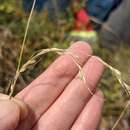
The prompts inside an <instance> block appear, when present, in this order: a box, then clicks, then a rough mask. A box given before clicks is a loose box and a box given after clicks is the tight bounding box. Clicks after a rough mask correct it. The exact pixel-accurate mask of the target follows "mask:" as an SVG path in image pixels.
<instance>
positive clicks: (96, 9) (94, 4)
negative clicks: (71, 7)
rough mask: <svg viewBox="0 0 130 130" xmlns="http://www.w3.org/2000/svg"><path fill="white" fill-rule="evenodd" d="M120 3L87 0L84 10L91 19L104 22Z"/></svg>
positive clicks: (114, 0) (115, 1)
mask: <svg viewBox="0 0 130 130" xmlns="http://www.w3.org/2000/svg"><path fill="white" fill-rule="evenodd" d="M120 2H121V0H88V1H87V2H86V10H87V11H88V13H89V15H90V16H91V17H95V18H97V19H98V20H100V21H105V20H106V19H107V18H108V16H109V14H110V13H111V11H112V10H114V9H115V8H116V7H117V6H118V5H119V4H120Z"/></svg>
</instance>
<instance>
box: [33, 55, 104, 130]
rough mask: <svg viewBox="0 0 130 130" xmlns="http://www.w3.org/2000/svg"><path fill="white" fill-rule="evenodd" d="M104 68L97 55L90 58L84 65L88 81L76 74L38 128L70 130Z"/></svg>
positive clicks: (41, 120)
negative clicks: (84, 81)
mask: <svg viewBox="0 0 130 130" xmlns="http://www.w3.org/2000/svg"><path fill="white" fill-rule="evenodd" d="M103 70H104V65H103V64H102V63H101V62H100V61H99V59H98V58H97V57H95V56H93V57H92V58H90V59H89V60H88V62H87V63H86V64H85V66H84V67H83V72H84V74H85V78H86V80H87V83H86V84H84V83H83V81H82V80H81V79H80V78H79V77H78V76H76V77H75V79H74V80H73V81H72V82H71V83H70V84H69V85H68V87H67V88H66V89H65V91H64V92H63V93H62V95H61V96H60V97H59V98H58V99H57V101H56V102H55V103H54V104H53V105H52V106H51V107H50V109H49V110H48V111H47V112H46V113H45V114H44V115H43V116H42V117H41V118H40V120H39V122H38V124H37V126H36V127H34V130H36V129H38V128H39V129H40V128H42V129H45V130H52V129H53V130H68V129H70V128H71V126H72V124H73V122H74V120H75V119H76V118H77V116H78V115H79V113H80V112H81V111H82V109H83V107H84V105H85V104H86V102H87V101H88V100H89V99H90V97H91V96H92V95H91V94H90V92H89V91H88V88H90V89H91V91H94V90H95V88H96V86H97V83H98V81H99V79H100V78H101V75H102V73H103Z"/></svg>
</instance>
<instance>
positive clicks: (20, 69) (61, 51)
mask: <svg viewBox="0 0 130 130" xmlns="http://www.w3.org/2000/svg"><path fill="white" fill-rule="evenodd" d="M35 3H36V0H34V1H33V5H32V9H31V11H30V15H29V18H28V21H27V25H26V28H25V34H24V38H23V42H22V46H21V50H20V56H19V59H18V66H17V70H16V74H15V76H14V79H13V81H12V82H11V85H10V93H9V96H10V99H11V98H12V96H13V94H14V91H15V88H16V83H17V80H18V78H19V76H20V74H21V73H23V72H24V71H26V70H27V69H28V68H29V67H30V66H31V65H33V64H35V63H37V62H38V60H39V58H40V57H41V56H42V55H44V54H46V53H50V52H55V53H57V54H58V55H69V56H71V58H72V60H73V62H74V63H75V64H76V66H77V67H78V69H79V76H80V79H81V80H82V81H83V82H84V83H85V84H86V82H87V79H85V76H84V72H83V71H82V67H81V66H80V64H79V62H78V58H79V57H78V56H76V54H72V53H71V52H69V51H68V50H67V49H59V48H47V49H41V50H39V51H37V52H36V53H35V54H34V55H32V56H31V57H30V58H29V60H28V61H27V62H26V63H24V64H23V65H21V62H22V58H23V54H24V47H25V45H26V39H27V34H28V30H29V25H30V22H31V18H32V15H33V11H34V7H35ZM99 60H100V62H102V63H103V64H104V65H105V66H106V67H107V68H108V69H109V70H110V71H111V73H112V74H113V75H114V76H115V77H116V79H117V81H118V82H119V84H120V85H121V87H122V88H123V89H124V91H125V92H126V94H127V95H128V96H130V86H129V85H128V84H127V83H126V82H125V81H124V79H123V76H122V73H121V72H120V71H119V70H118V69H116V68H114V67H112V66H111V65H109V64H108V63H106V62H105V61H103V60H101V59H99ZM88 91H89V92H90V94H91V95H93V92H92V91H91V89H90V88H88ZM129 106H130V101H129V100H128V101H127V103H126V105H125V107H124V109H123V111H122V113H121V114H120V116H119V118H118V120H117V121H116V123H115V124H114V126H113V128H112V129H111V130H115V128H116V126H117V125H118V123H119V121H120V120H121V119H122V117H123V116H124V114H125V112H126V110H127V109H128V107H129Z"/></svg>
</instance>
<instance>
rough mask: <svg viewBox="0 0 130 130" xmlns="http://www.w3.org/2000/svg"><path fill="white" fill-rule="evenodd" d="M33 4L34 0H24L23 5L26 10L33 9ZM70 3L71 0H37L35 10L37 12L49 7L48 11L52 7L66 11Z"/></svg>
mask: <svg viewBox="0 0 130 130" xmlns="http://www.w3.org/2000/svg"><path fill="white" fill-rule="evenodd" d="M32 4H33V0H23V7H24V10H25V12H30V11H31V8H32ZM69 4H70V0H36V4H35V10H36V11H37V12H41V11H43V10H44V9H48V11H50V10H52V9H54V10H58V11H59V10H60V11H65V10H66V8H67V7H68V6H69ZM55 8H56V9H55Z"/></svg>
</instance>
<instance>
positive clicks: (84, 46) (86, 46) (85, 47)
mask: <svg viewBox="0 0 130 130" xmlns="http://www.w3.org/2000/svg"><path fill="white" fill-rule="evenodd" d="M72 48H74V49H76V50H77V49H78V50H79V51H80V50H81V51H82V52H85V53H86V54H90V55H92V53H93V50H92V48H91V46H90V45H89V44H88V43H87V42H84V41H77V42H75V43H73V44H72V45H71V47H70V49H72Z"/></svg>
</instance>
